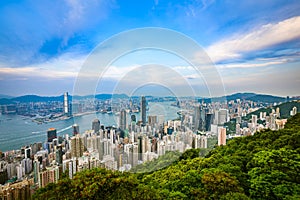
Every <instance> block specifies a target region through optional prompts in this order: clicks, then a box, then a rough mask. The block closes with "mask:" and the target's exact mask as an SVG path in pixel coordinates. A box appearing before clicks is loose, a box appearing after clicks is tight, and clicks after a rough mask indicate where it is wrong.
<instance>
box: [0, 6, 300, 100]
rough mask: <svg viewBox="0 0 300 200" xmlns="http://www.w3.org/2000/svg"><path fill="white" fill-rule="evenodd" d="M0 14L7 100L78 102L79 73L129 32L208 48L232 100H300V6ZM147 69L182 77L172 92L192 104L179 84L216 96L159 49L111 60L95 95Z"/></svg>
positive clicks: (0, 67)
mask: <svg viewBox="0 0 300 200" xmlns="http://www.w3.org/2000/svg"><path fill="white" fill-rule="evenodd" d="M0 13H1V15H0V94H7V95H12V96H17V95H23V94H38V95H60V94H62V93H63V92H64V91H69V92H70V93H72V91H73V86H74V84H75V82H76V80H77V79H78V78H77V76H78V74H79V71H80V70H81V69H82V67H83V65H84V63H85V61H86V59H88V57H89V55H90V53H91V52H92V51H93V50H94V49H95V48H96V47H97V46H98V47H99V44H101V43H102V42H103V41H106V40H107V39H109V38H110V37H112V36H113V35H116V34H118V33H120V32H123V31H128V30H131V29H135V28H143V27H160V28H167V29H171V30H174V31H177V32H178V33H181V34H184V35H186V36H187V37H189V38H191V39H193V40H194V41H196V42H197V43H198V44H199V45H200V46H202V47H203V49H204V51H205V52H206V53H207V55H208V56H209V58H210V59H211V60H212V61H213V63H214V64H215V65H214V67H215V68H216V69H217V71H218V73H219V75H220V77H221V79H222V81H223V83H224V88H225V91H224V92H225V93H228V94H230V93H234V92H257V93H268V94H274V95H281V96H286V95H300V89H299V88H300V87H299V84H300V73H299V72H300V70H299V64H300V3H299V1H298V0H295V1H292V0H291V1H286V0H277V1H274V0H261V1H256V0H245V1H233V0H231V1H217V0H200V1H161V0H155V1H150V0H145V1H121V0H120V1H117V0H116V1H104V0H91V1H76V0H64V1H53V0H43V1H34V0H24V1H1V2H0ZM125 40H126V39H125ZM157 40H159V41H160V40H161V41H162V42H163V41H166V40H167V41H169V42H170V43H173V44H176V41H172V40H171V39H170V38H163V37H158V36H157ZM132 42H133V43H134V41H132ZM126 44H127V45H128V43H126ZM118 45H119V46H122V45H125V43H122V42H121V43H119V44H118ZM100 46H101V45H100ZM116 48H117V47H116ZM110 51H114V49H113V48H110ZM149 63H155V64H159V65H163V66H168V67H162V69H166V70H157V69H159V68H157V66H155V67H153V69H156V70H157V71H159V72H157V71H156V72H154V70H149ZM143 65H145V66H143ZM141 66H142V67H144V68H141ZM146 67H148V68H147V69H146ZM150 68H151V67H150ZM135 70H136V73H134V72H135ZM139 70H142V71H143V70H145V71H147V73H154V74H153V75H155V73H157V74H160V76H159V77H161V78H162V79H165V78H168V77H170V73H171V74H172V75H171V76H172V77H173V78H174V77H177V78H176V80H175V79H174V81H173V80H172V81H171V82H172V83H174V84H173V85H172V84H171V83H170V84H171V85H170V86H169V87H172V86H174V88H173V90H176V91H175V92H174V93H176V94H177V95H186V94H185V93H184V91H186V90H185V89H184V87H183V86H184V85H180V83H181V82H180V81H177V80H179V79H180V80H182V84H188V85H189V86H191V87H194V88H193V89H194V90H196V91H199V95H202V96H209V92H207V91H205V82H206V81H205V80H198V79H201V77H197V76H196V72H195V70H193V69H192V68H191V67H190V66H189V63H187V62H186V61H184V60H182V59H180V58H178V56H177V57H176V56H174V55H171V54H169V53H166V52H161V51H156V50H153V51H150V50H141V51H136V52H131V53H130V54H128V55H126V56H123V57H121V58H120V59H118V60H115V61H113V62H112V63H111V65H110V66H109V68H108V70H107V71H106V72H105V73H104V74H102V76H103V77H102V79H101V83H100V85H99V86H98V87H97V89H96V92H97V93H111V92H114V90H115V91H117V90H116V88H120V87H118V85H120V83H122V86H123V87H124V86H126V84H127V83H128V82H126V81H124V80H125V78H124V77H126V78H127V79H128V75H129V74H131V76H132V77H130V79H131V78H133V77H135V76H137V74H138V72H139ZM161 74H163V75H161ZM149 77H150V76H149ZM178 77H182V78H178ZM98 78H99V77H98ZM202 79H203V78H202ZM120 80H122V81H120ZM195 80H197V81H195ZM145 81H147V79H145ZM193 81H194V82H193ZM175 83H176V84H175ZM196 83H199V85H197V86H195V85H196ZM145 84H147V83H140V85H136V86H135V89H138V88H139V87H142V86H143V85H144V86H145ZM156 84H157V85H159V83H156ZM150 85H151V84H150ZM161 86H162V87H165V85H163V84H161ZM181 86H182V87H181ZM197 87H199V88H197ZM201 88H202V89H201ZM141 90H142V89H141ZM155 90H157V91H158V90H159V89H158V88H156V89H153V87H152V86H151V87H149V93H150V94H152V93H153V94H155ZM143 91H145V89H143ZM118 92H122V90H120V91H118ZM197 94H198V93H197Z"/></svg>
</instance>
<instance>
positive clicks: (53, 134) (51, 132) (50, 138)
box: [47, 128, 57, 142]
mask: <svg viewBox="0 0 300 200" xmlns="http://www.w3.org/2000/svg"><path fill="white" fill-rule="evenodd" d="M47 138H48V140H47V141H48V142H52V141H53V139H55V138H57V135H56V129H55V128H49V129H48V131H47Z"/></svg>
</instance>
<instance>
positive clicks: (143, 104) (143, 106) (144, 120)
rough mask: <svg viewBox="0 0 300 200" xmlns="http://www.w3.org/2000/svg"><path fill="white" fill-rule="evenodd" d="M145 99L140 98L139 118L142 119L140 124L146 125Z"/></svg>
mask: <svg viewBox="0 0 300 200" xmlns="http://www.w3.org/2000/svg"><path fill="white" fill-rule="evenodd" d="M146 106H147V105H146V97H144V96H142V100H141V117H142V124H143V125H146Z"/></svg>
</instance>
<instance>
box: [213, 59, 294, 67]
mask: <svg viewBox="0 0 300 200" xmlns="http://www.w3.org/2000/svg"><path fill="white" fill-rule="evenodd" d="M287 62H288V60H287V59H280V60H277V61H270V62H262V63H238V64H225V65H216V66H217V68H220V69H226V68H258V67H267V66H270V65H279V64H284V63H287Z"/></svg>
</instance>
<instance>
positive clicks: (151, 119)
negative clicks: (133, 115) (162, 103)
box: [148, 115, 157, 127]
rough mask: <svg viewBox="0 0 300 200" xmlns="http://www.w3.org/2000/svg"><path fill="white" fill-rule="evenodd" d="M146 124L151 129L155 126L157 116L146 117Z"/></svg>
mask: <svg viewBox="0 0 300 200" xmlns="http://www.w3.org/2000/svg"><path fill="white" fill-rule="evenodd" d="M148 124H149V125H151V126H152V127H153V126H154V125H155V124H157V116H156V115H151V116H150V115H149V116H148Z"/></svg>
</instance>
